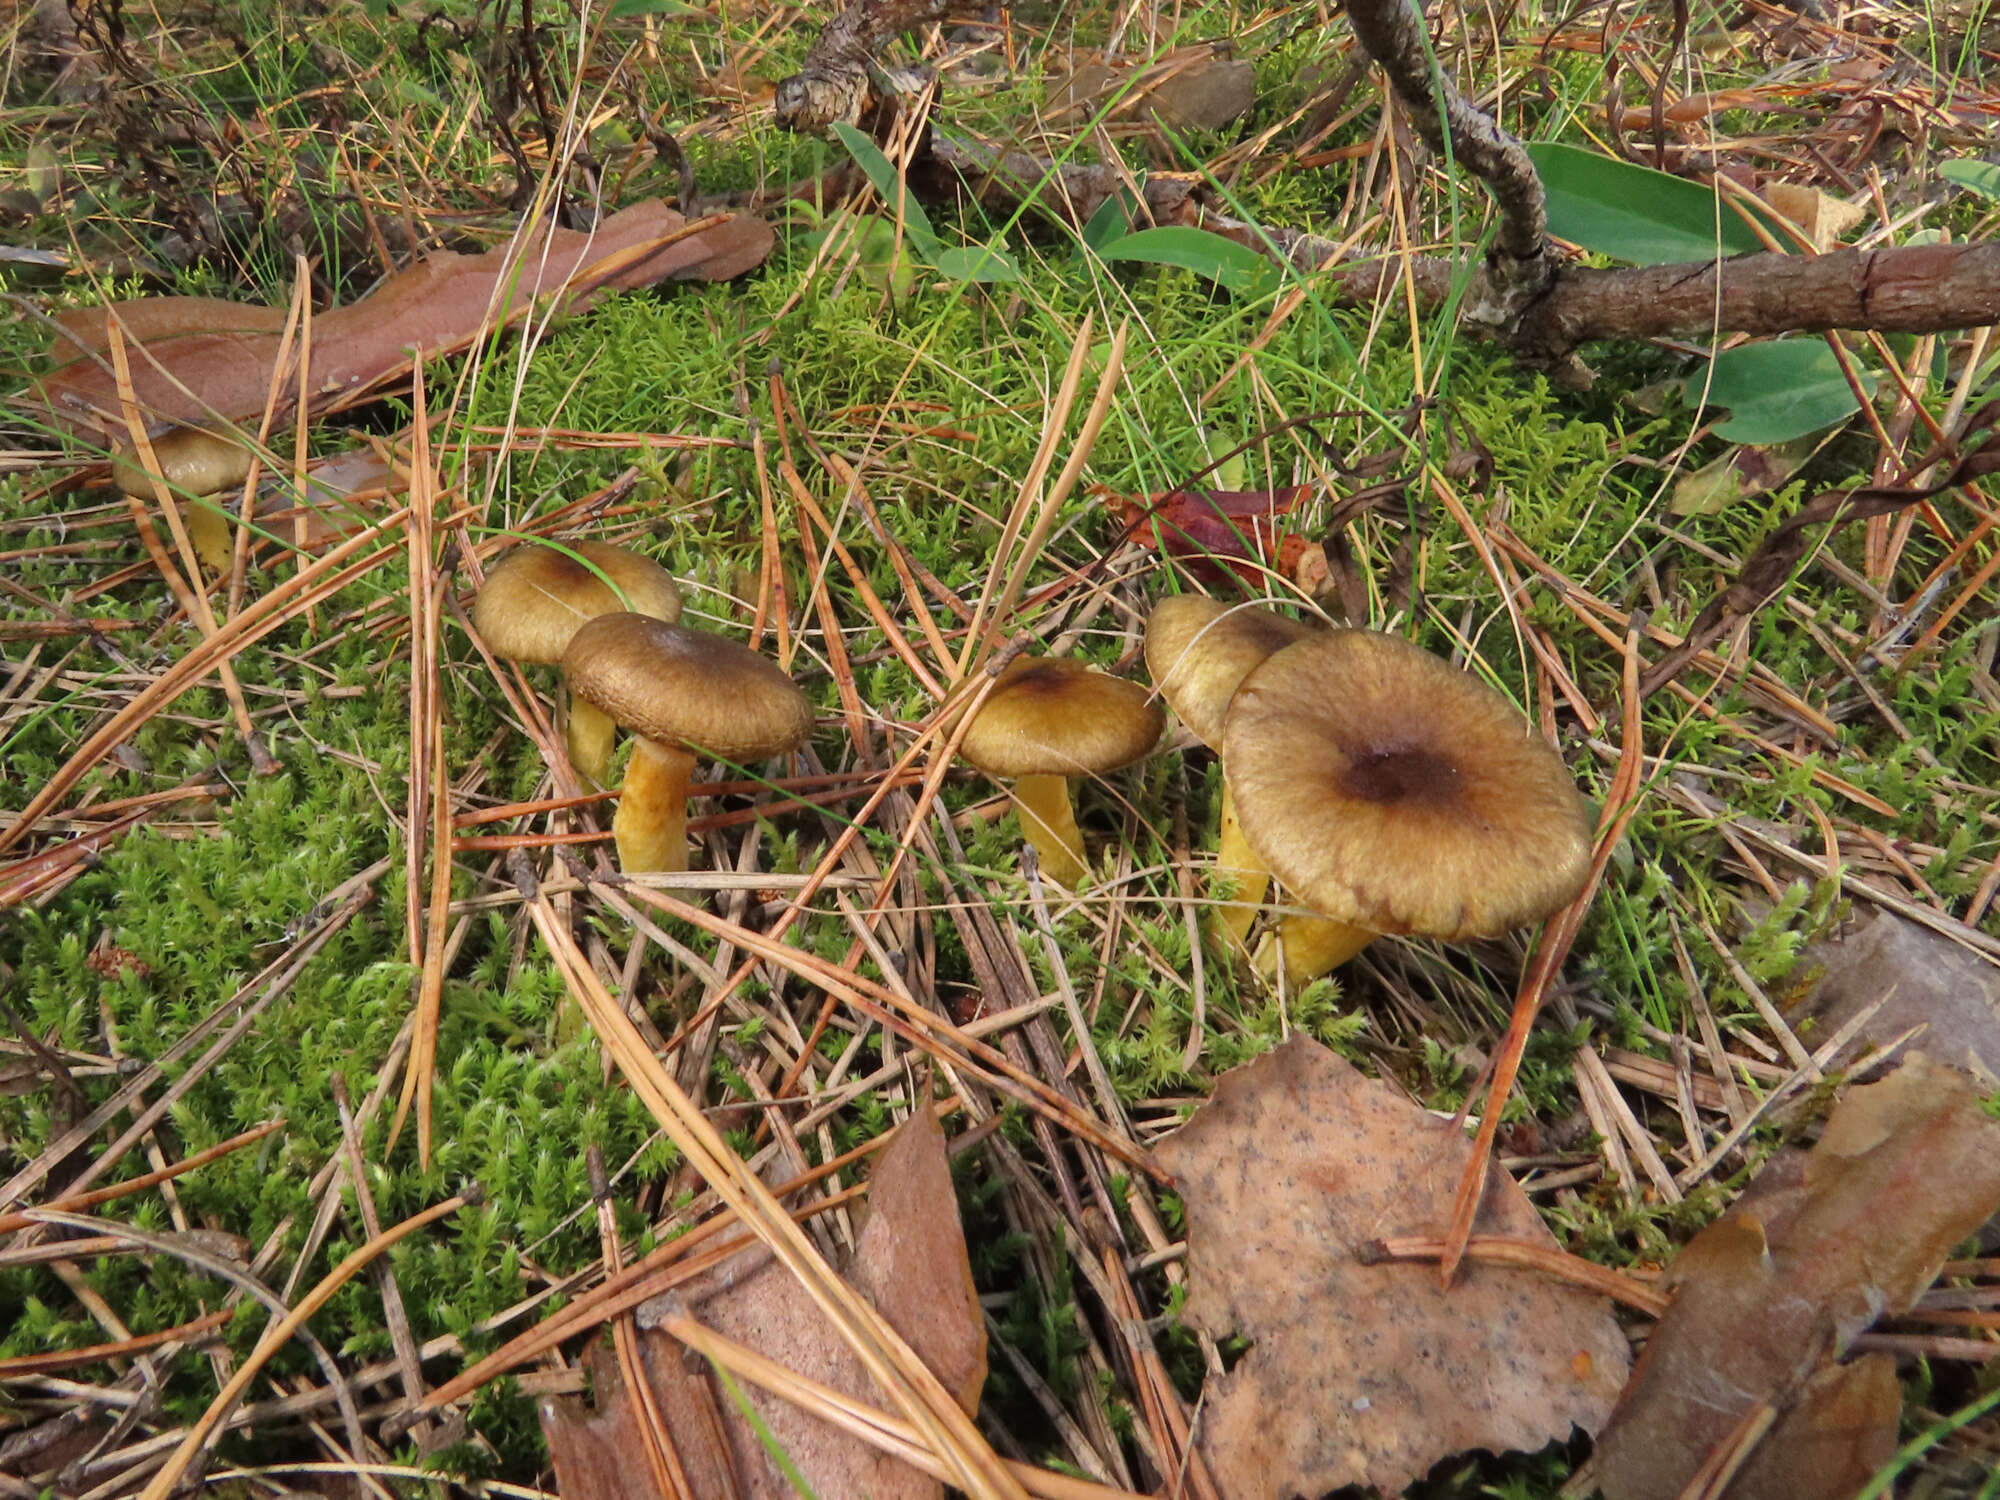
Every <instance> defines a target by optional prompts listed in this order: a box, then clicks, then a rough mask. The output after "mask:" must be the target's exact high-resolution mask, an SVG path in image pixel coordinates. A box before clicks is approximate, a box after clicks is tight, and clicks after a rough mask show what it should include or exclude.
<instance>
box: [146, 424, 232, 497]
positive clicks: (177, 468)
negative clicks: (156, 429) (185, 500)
mask: <svg viewBox="0 0 2000 1500" xmlns="http://www.w3.org/2000/svg"><path fill="white" fill-rule="evenodd" d="M153 457H154V458H156V459H158V460H159V462H160V474H161V477H162V478H164V479H165V480H166V481H167V488H168V489H170V490H171V491H173V492H174V493H175V494H177V495H216V494H220V493H221V492H222V491H224V490H232V489H235V488H237V487H238V486H239V485H241V484H242V483H243V481H244V480H245V479H246V478H248V477H249V474H250V450H249V449H248V448H246V447H244V446H243V445H242V444H241V443H239V442H237V441H236V440H235V439H233V438H227V437H224V436H223V435H222V434H221V433H219V432H210V431H209V430H208V429H207V428H206V427H176V428H174V429H173V430H172V431H171V432H164V433H161V434H160V436H158V437H156V438H154V439H153ZM111 480H112V483H114V484H116V485H117V486H118V488H119V489H121V490H123V491H124V492H125V493H126V494H128V495H131V496H133V497H134V498H135V499H139V500H151V499H153V498H154V492H153V476H152V475H151V474H150V473H148V472H147V470H146V466H145V465H144V464H143V463H141V462H140V461H139V450H138V447H137V446H136V445H130V446H127V447H123V448H120V449H119V450H118V454H117V456H116V457H115V458H113V459H112V461H111Z"/></svg>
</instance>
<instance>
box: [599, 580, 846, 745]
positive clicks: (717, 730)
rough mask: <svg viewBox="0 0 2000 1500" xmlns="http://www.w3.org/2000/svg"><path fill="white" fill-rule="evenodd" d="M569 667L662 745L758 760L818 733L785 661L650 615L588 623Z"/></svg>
mask: <svg viewBox="0 0 2000 1500" xmlns="http://www.w3.org/2000/svg"><path fill="white" fill-rule="evenodd" d="M562 669H563V675H564V676H565V677H566V678H568V680H569V686H570V691H571V692H573V693H575V694H576V695H577V696H578V697H579V698H582V699H584V700H585V701H586V702H588V703H591V704H593V705H594V706H595V707H597V708H599V709H602V710H603V711H604V712H605V713H607V714H609V715H610V716H611V717H612V719H614V720H615V721H617V723H618V724H620V725H622V726H623V727H624V728H626V729H629V730H631V731H632V733H634V734H636V735H638V736H639V737H640V738H641V739H644V740H651V741H652V742H653V743H655V744H659V745H671V746H674V747H676V748H692V749H699V750H702V751H704V752H706V753H707V754H709V755H711V756H714V757H716V758H718V759H721V760H729V761H738V762H743V761H757V760H767V759H769V758H770V757H771V756H773V755H780V754H782V753H784V752H785V751H787V750H796V749H797V748H798V747H799V746H800V745H802V744H804V743H805V739H806V736H807V734H809V733H810V732H811V731H812V708H811V705H809V704H808V703H807V702H806V695H805V694H804V693H802V692H800V691H799V685H798V684H797V683H795V682H793V681H792V679H791V678H789V677H787V676H786V675H785V674H784V672H783V671H782V670H780V669H779V667H778V665H777V663H776V662H773V661H771V660H769V659H768V658H766V657H762V656H759V655H758V654H757V653H756V652H754V651H752V650H750V649H749V648H748V647H745V646H739V645H737V644H736V642H734V641H732V640H729V639H727V638H725V637H723V636H719V635H712V634H710V633H709V632H708V631H706V630H691V629H689V628H688V627H686V626H684V625H676V624H673V623H671V622H670V621H667V620H660V619H655V618H653V617H651V616H649V615H641V614H628V613H619V614H608V615H599V616H598V617H597V618H596V619H594V620H591V621H588V622H587V623H585V624H584V625H582V626H580V627H579V628H578V629H577V631H576V633H575V635H573V636H572V637H571V638H570V642H569V648H568V649H567V650H566V651H564V652H563V655H562Z"/></svg>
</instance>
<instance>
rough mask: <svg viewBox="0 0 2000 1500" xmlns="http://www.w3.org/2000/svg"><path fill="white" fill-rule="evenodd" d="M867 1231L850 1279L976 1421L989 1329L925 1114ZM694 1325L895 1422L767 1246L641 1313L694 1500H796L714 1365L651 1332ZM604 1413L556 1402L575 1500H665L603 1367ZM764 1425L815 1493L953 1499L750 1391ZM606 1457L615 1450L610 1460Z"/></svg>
mask: <svg viewBox="0 0 2000 1500" xmlns="http://www.w3.org/2000/svg"><path fill="white" fill-rule="evenodd" d="M868 1196H869V1207H868V1211H867V1218H866V1220H865V1222H864V1223H863V1224H862V1226H861V1230H860V1234H859V1236H858V1240H857V1243H856V1247H855V1253H854V1259H853V1262H852V1263H851V1264H850V1265H849V1266H848V1268H847V1276H848V1279H849V1280H850V1281H852V1282H853V1283H854V1285H855V1286H856V1287H857V1288H859V1289H860V1290H861V1292H862V1293H863V1294H864V1295H865V1296H867V1297H868V1298H869V1300H870V1301H872V1302H873V1303H874V1304H875V1306H876V1307H877V1308H878V1309H879V1310H880V1311H881V1313H882V1315H883V1317H884V1318H886V1319H887V1320H888V1322H889V1324H890V1326H891V1327H893V1328H894V1329H895V1330H896V1332H897V1333H898V1334H900V1335H901V1336H902V1337H903V1339H904V1341H905V1342H906V1343H908V1344H909V1345H910V1347H911V1348H912V1349H914V1350H915V1351H916V1353H917V1354H918V1355H919V1356H920V1357H921V1358H922V1359H923V1361H924V1363H925V1364H927V1365H928V1366H930V1368H931V1371H932V1372H933V1373H934V1374H935V1375H936V1376H937V1377H938V1379H939V1380H940V1381H942V1382H943V1383H944V1386H945V1388H946V1389H947V1390H949V1391H952V1392H953V1393H954V1394H956V1395H957V1396H958V1398H959V1400H960V1402H961V1403H962V1404H963V1405H964V1407H965V1409H966V1410H967V1411H968V1412H971V1411H974V1410H976V1409H977V1407H978V1403H979V1390H980V1387H981V1386H982V1385H983V1384H984V1383H985V1379H986V1325H985V1319H984V1317H983V1315H982V1314H981V1312H980V1309H979V1300H978V1297H977V1295H976V1294H975V1292H974V1290H973V1285H972V1266H971V1262H970V1260H969V1258H968V1257H967V1255H966V1249H965V1234H964V1230H963V1228H962V1227H961V1225H960V1222H959V1217H958V1201H957V1198H956V1197H955V1196H954V1194H953V1192H952V1186H951V1170H950V1167H949V1165H948V1163H947V1161H946V1158H945V1148H944V1132H943V1131H942V1130H941V1129H940V1128H939V1127H938V1123H937V1117H936V1116H935V1115H934V1114H932V1113H931V1112H930V1111H929V1110H928V1109H920V1110H918V1111H917V1112H916V1113H915V1114H913V1115H912V1116H911V1117H910V1119H909V1120H908V1121H907V1122H906V1123H905V1124H903V1125H902V1126H900V1127H899V1128H898V1129H897V1131H896V1135H895V1138H894V1139H893V1140H891V1141H890V1142H889V1144H888V1145H887V1146H886V1147H884V1148H883V1151H882V1155H881V1158H880V1160H879V1161H878V1162H877V1164H876V1167H875V1171H874V1174H873V1176H872V1177H871V1179H870V1182H869V1191H868ZM683 1311H685V1312H686V1313H688V1314H689V1315H691V1316H692V1317H694V1318H695V1319H696V1320H697V1321H699V1322H701V1323H704V1324H706V1325H707V1326H709V1327H710V1328H712V1329H714V1330H715V1331H716V1332H718V1333H721V1334H723V1335H725V1336H726V1337H728V1338H731V1339H734V1340H736V1341H737V1342H738V1343H740V1344H745V1345H747V1346H749V1347H750V1348H752V1349H755V1350H756V1351H758V1352H759V1353H761V1354H765V1355H768V1356H769V1357H771V1358H773V1359H776V1360H778V1361H779V1362H780V1363H782V1364H785V1365H788V1366H790V1367H791V1368H792V1369H794V1370H796V1371H798V1372H799V1373H800V1374H802V1375H805V1376H808V1377H810V1378H811V1379H814V1380H817V1381H820V1382H821V1383H822V1384H825V1385H830V1386H833V1387H834V1388H835V1389H837V1390H840V1391H844V1392H846V1393H847V1394H849V1395H851V1396H855V1397H858V1398H860V1399H861V1400H864V1401H867V1402H869V1403H870V1404H872V1405H874V1406H877V1407H881V1408H883V1409H889V1410H892V1409H893V1408H892V1406H891V1403H890V1400H889V1397H888V1396H887V1395H886V1394H884V1392H882V1391H881V1390H880V1389H879V1388H878V1387H877V1386H876V1385H875V1383H874V1381H873V1380H872V1379H870V1378H869V1376H868V1374H867V1372H866V1371H865V1370H864V1369H863V1368H862V1365H861V1361H860V1360H859V1359H858V1358H856V1357H855V1355H854V1353H853V1351H852V1350H851V1349H849V1348H848V1346H847V1343H846V1341H845V1340H844V1339H843V1338H842V1337H841V1336H840V1334H839V1333H838V1332H837V1331H836V1330H835V1329H834V1327H833V1325H832V1323H830V1322H829V1321H828V1320H827V1318H826V1315H825V1314H824V1313H822V1312H821V1311H820V1310H819V1307H818V1305H817V1304H816V1303H814V1302H813V1300H812V1298H811V1297H810V1296H809V1295H808V1294H807V1293H806V1290H805V1288H804V1287H803V1286H802V1285H800V1283H799V1282H798V1280H797V1279H796V1278H795V1277H794V1276H793V1275H792V1274H791V1273H790V1272H789V1271H787V1270H786V1269H785V1268H784V1267H783V1266H782V1265H780V1264H779V1263H778V1262H777V1261H776V1260H774V1259H773V1258H772V1257H771V1255H770V1253H769V1252H768V1251H766V1250H764V1249H762V1248H761V1247H759V1248H757V1249H754V1250H748V1251H745V1252H744V1253H742V1254H741V1255H738V1256H736V1257H734V1258H733V1259H731V1260H729V1261H726V1262H725V1263H723V1264H722V1265H720V1266H718V1267H716V1268H715V1269H714V1270H713V1271H711V1272H709V1273H708V1274H707V1275H706V1276H704V1277H702V1278H701V1279H700V1280H699V1281H696V1282H692V1283H690V1284H689V1285H688V1286H686V1287H685V1288H683V1289H682V1290H681V1291H680V1292H679V1293H678V1294H676V1295H675V1296H674V1297H671V1298H663V1299H660V1300H659V1301H658V1302H657V1303H647V1304H645V1305H643V1306H642V1307H641V1308H640V1309H639V1314H638V1317H639V1322H640V1325H641V1334H640V1344H641V1350H642V1358H643V1361H644V1364H645V1369H646V1377H647V1382H648V1384H649V1385H650V1386H651V1388H652V1393H653V1396H654V1399H655V1401H656V1403H657V1404H658V1406H659V1408H660V1410H661V1412H662V1414H663V1416H664V1418H665V1424H666V1427H667V1430H668V1432H669V1434H670V1435H671V1437H672V1439H673V1443H674V1447H675V1451H676V1452H677V1453H678V1454H679V1456H680V1459H681V1462H682V1465H683V1467H684V1468H685V1469H686V1471H687V1475H688V1481H689V1484H690V1487H691V1488H692V1490H693V1493H694V1495H695V1497H696V1500H711V1497H714V1500H720V1497H723V1496H727V1495H729V1494H731V1493H732V1490H731V1489H730V1488H729V1486H728V1483H727V1481H726V1479H725V1478H724V1474H725V1473H733V1474H734V1475H735V1476H736V1479H737V1482H738V1485H739V1487H740V1492H741V1494H743V1495H744V1496H746V1497H750V1500H793V1497H794V1494H795V1492H794V1490H793V1488H792V1486H791V1484H790V1483H789V1482H788V1481H787V1480H786V1479H785V1477H784V1475H783V1474H782V1473H781V1472H780V1471H779V1469H778V1468H777V1466H776V1465H775V1464H774V1463H773V1462H772V1461H771V1459H770V1457H769V1455H768V1454H767V1453H766V1451H765V1449H764V1446H763V1444H762V1442H761V1441H760V1439H759V1438H758V1436H757V1434H756V1432H755V1431H754V1430H753V1429H752V1427H751V1426H750V1424H749V1423H748V1422H746V1421H745V1420H744V1418H743V1416H742V1413H741V1411H740V1409H739V1408H738V1407H737V1405H736V1401H735V1398H734V1397H733V1396H732V1395H731V1394H730V1393H729V1392H728V1391H727V1390H726V1389H724V1388H723V1387H722V1385H721V1384H720V1383H719V1382H718V1381H717V1380H716V1378H715V1375H714V1373H713V1372H712V1371H711V1370H709V1369H708V1368H707V1367H706V1366H705V1365H701V1364H699V1363H695V1362H690V1361H688V1360H686V1359H684V1358H683V1351H682V1349H681V1346H680V1345H679V1344H678V1343H676V1342H675V1341H673V1340H672V1339H670V1338H669V1337H668V1336H667V1335H666V1334H664V1333H662V1332H660V1331H658V1330H657V1328H655V1327H653V1326H650V1325H652V1324H655V1323H657V1322H659V1321H660V1320H662V1319H664V1318H666V1317H669V1316H672V1315H674V1314H676V1313H679V1312H683ZM596 1373H597V1379H596V1386H597V1390H598V1408H597V1411H596V1412H595V1413H594V1414H593V1413H592V1412H591V1411H589V1410H588V1409H587V1408H586V1407H585V1406H584V1405H583V1403H582V1402H580V1401H567V1400H566V1401H553V1400H552V1401H545V1402H543V1403H542V1426H543V1430H544V1431H545V1432H546V1433H547V1434H548V1438H549V1451H550V1454H551V1455H552V1456H553V1458H554V1460H555V1464H556V1477H557V1480H558V1483H559V1486H560V1488H561V1491H562V1494H563V1496H564V1500H665V1497H663V1496H659V1495H658V1492H657V1491H656V1489H655V1487H654V1485H653V1483H652V1480H651V1477H650V1473H649V1471H648V1468H647V1465H646V1461H645V1459H644V1456H643V1450H642V1449H641V1448H640V1446H639V1431H638V1428H637V1427H636V1425H634V1424H635V1422H636V1415H635V1413H634V1412H633V1411H632V1410H631V1397H630V1393H629V1392H627V1391H625V1390H623V1389H622V1386H621V1385H620V1383H619V1382H618V1381H617V1379H616V1378H615V1371H614V1370H613V1368H612V1367H611V1366H610V1364H609V1362H608V1361H601V1362H599V1367H598V1368H597V1372H596ZM738 1388H739V1389H740V1390H741V1391H742V1392H743V1393H744V1395H745V1397H746V1399H747V1400H748V1401H749V1404H750V1406H751V1408H752V1409H753V1410H754V1411H755V1412H756V1413H757V1416H758V1419H759V1420H760V1421H761V1422H763V1423H764V1425H765V1426H766V1428H767V1429H768V1430H769V1431H770V1433H771V1435H772V1436H773V1438H774V1439H775V1440H776V1441H777V1443H778V1445H779V1447H780V1448H782V1449H783V1451H784V1452H785V1454H786V1456H787V1457H788V1458H789V1459H790V1460H791V1462H792V1463H793V1464H795V1465H796V1466H797V1467H798V1470H799V1472H800V1473H801V1474H802V1475H803V1476H804V1478H805V1479H806V1481H807V1482H808V1483H809V1484H810V1485H811V1486H812V1488H813V1492H814V1493H815V1494H818V1495H821V1496H824V1497H827V1500H832V1497H835V1496H864V1495H865V1496H871V1497H874V1500H903V1497H908V1500H938V1497H940V1496H941V1495H942V1494H943V1487H942V1486H941V1485H940V1484H939V1483H938V1482H937V1481H936V1480H935V1479H932V1478H931V1477H929V1476H928V1475H925V1474H921V1473H919V1472H918V1471H917V1470H915V1469H913V1468H911V1467H910V1466H909V1465H908V1464H905V1463H903V1462H901V1461H900V1460H896V1459H891V1458H888V1457H886V1456H885V1455H883V1454H882V1453H881V1452H880V1451H879V1450H878V1449H876V1448H874V1447H872V1446H871V1445H869V1444H867V1443H863V1442H861V1441H860V1440H859V1439H857V1438H853V1437H849V1436H848V1435H847V1434H845V1433H843V1432H841V1431H839V1430H837V1429H835V1428H833V1427H831V1426H829V1425H827V1424H826V1423H824V1422H821V1421H820V1420H819V1419H818V1418H816V1417H812V1416H809V1415H807V1414H806V1413H805V1412H803V1411H801V1410H800V1409H799V1408H798V1407H796V1406H793V1405H792V1404H791V1403H790V1402H787V1401H785V1400H782V1399H781V1398H779V1397H776V1396H772V1395H768V1394H766V1393H765V1392H763V1391H761V1390H758V1389H756V1388H755V1387H752V1386H749V1385H748V1384H747V1383H744V1382H738ZM607 1450H610V1451H609V1452H607Z"/></svg>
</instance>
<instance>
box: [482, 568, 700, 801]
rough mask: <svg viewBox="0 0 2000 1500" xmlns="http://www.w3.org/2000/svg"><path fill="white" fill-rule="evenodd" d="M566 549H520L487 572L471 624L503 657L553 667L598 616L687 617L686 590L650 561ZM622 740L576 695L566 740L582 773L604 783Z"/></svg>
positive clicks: (607, 720) (600, 783)
mask: <svg viewBox="0 0 2000 1500" xmlns="http://www.w3.org/2000/svg"><path fill="white" fill-rule="evenodd" d="M564 545H565V547H566V548H567V550H563V549H561V548H556V547H543V546H526V547H516V548H515V549H514V550H513V551H511V552H509V553H508V554H507V555H506V556H505V557H503V558H501V559H500V560H499V561H498V562H496V563H495V564H494V565H493V566H492V567H491V568H490V569H488V570H487V573H486V586H485V587H484V588H482V589H481V590H480V591H479V597H478V598H476V599H474V600H473V601H472V623H473V624H474V625H475V626H477V627H478V629H479V633H480V634H481V635H483V636H484V637H486V644H487V645H489V646H491V647H492V648H493V649H494V650H495V651H496V652H498V653H499V654H500V655H502V656H505V657H508V658H510V659H511V660H514V661H519V662H529V663H533V664H535V665H538V666H547V665H550V664H553V663H555V662H559V661H561V660H562V657H563V652H564V650H566V649H567V648H568V646H569V642H570V637H571V636H573V635H575V634H576V632H577V628H578V627H579V626H581V625H582V624H583V623H584V621H586V620H590V619H595V618H596V617H597V616H599V615H608V614H615V613H617V612H619V611H621V610H627V609H629V610H632V611H634V612H636V613H638V614H642V615H651V616H652V617H653V618H654V619H656V620H667V621H670V622H671V621H674V620H678V619H679V618H680V617H681V593H680V590H679V589H677V588H675V587H674V580H673V578H672V576H671V575H669V574H668V572H667V570H666V569H665V568H663V567H661V566H660V565H659V564H658V563H656V562H654V561H653V560H652V559H651V558H648V557H641V556H640V555H639V554H638V553H636V552H629V551H627V550H626V549H625V548H623V547H613V546H611V545H610V544H609V543H607V542H569V543H565V544H564ZM572 552H573V553H575V554H576V555H575V556H574V557H572V556H571V555H570V554H571V553H572ZM579 559H581V560H580V561H579ZM613 585H616V587H615V589H614V587H613ZM621 595H622V596H623V597H622V598H621V597H620V596H621ZM617 736H618V726H617V725H615V724H613V723H612V722H611V720H610V719H608V718H606V717H605V716H604V715H603V714H602V713H600V712H599V711H598V710H597V709H596V708H594V707H592V706H591V705H590V704H589V703H586V702H583V701H581V700H579V699H577V698H576V697H575V695H574V694H572V696H571V702H570V705H569V725H568V729H567V740H568V744H569V760H570V764H571V765H573V766H575V767H576V769H577V771H578V773H579V774H581V775H583V776H587V777H589V778H590V779H591V780H592V781H594V782H596V783H598V785H600V786H602V785H603V784H604V778H605V776H606V775H607V774H609V772H610V770H611V747H612V742H613V741H614V740H615V739H616V738H617Z"/></svg>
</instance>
